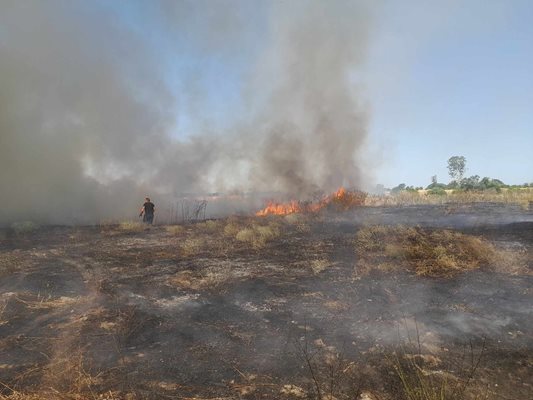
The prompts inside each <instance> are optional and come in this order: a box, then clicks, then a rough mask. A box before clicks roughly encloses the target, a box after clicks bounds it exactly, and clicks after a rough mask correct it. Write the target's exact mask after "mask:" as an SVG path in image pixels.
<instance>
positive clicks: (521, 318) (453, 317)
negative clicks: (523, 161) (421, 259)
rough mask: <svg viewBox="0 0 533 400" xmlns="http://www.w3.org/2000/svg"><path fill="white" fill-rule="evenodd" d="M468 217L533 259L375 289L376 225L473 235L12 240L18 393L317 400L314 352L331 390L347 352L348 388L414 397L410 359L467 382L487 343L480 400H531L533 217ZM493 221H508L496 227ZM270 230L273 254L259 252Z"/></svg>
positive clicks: (4, 367) (191, 229) (44, 232)
mask: <svg viewBox="0 0 533 400" xmlns="http://www.w3.org/2000/svg"><path fill="white" fill-rule="evenodd" d="M504 211H505V212H504ZM460 214H461V215H464V216H465V217H468V216H470V217H475V218H471V219H469V218H463V221H467V222H463V224H462V225H461V227H460V230H461V231H462V232H465V233H469V234H475V235H478V236H479V237H482V238H484V240H489V241H490V242H491V243H492V244H493V245H494V246H497V247H498V248H501V249H507V248H508V247H507V246H511V249H512V252H510V253H505V254H506V255H507V256H511V255H513V257H514V255H515V254H518V255H519V256H520V257H516V259H514V258H513V260H514V261H512V263H511V264H509V263H508V262H506V263H501V264H500V261H502V260H500V261H498V262H495V263H494V264H491V265H480V266H479V268H478V269H474V270H469V271H463V272H461V273H458V274H456V275H454V276H451V277H447V278H434V277H433V278H432V277H421V276H416V275H413V274H410V273H406V272H402V271H397V272H394V271H389V272H387V271H385V272H383V271H382V272H379V271H376V272H375V273H370V274H368V275H359V273H358V266H357V265H358V264H357V261H358V259H359V258H361V257H362V255H360V254H358V253H356V252H355V248H354V238H355V236H356V235H357V233H358V232H359V231H360V230H362V229H364V228H365V226H366V225H372V224H379V225H383V224H385V225H387V224H393V225H394V226H396V225H397V224H398V222H402V223H406V221H411V224H413V225H416V224H419V223H420V224H423V225H424V226H425V227H426V229H441V227H442V226H447V227H448V228H450V227H451V226H452V225H453V224H454V221H456V219H455V218H454V215H453V213H452V214H450V212H449V210H445V209H444V208H443V207H425V206H420V207H410V208H386V209H383V210H382V212H381V213H380V214H379V215H376V214H375V213H374V210H373V209H369V208H365V209H360V210H357V212H355V213H344V214H333V215H327V214H324V215H319V216H316V215H314V216H294V215H293V216H292V217H291V218H284V217H279V218H273V219H266V218H244V219H237V218H232V219H228V220H219V221H209V222H205V223H199V224H193V225H187V226H182V227H173V229H170V228H168V227H167V228H165V227H155V228H152V230H151V231H144V230H140V231H138V230H129V229H128V228H127V227H126V228H125V229H123V228H121V227H120V226H101V227H71V228H66V227H53V228H52V227H43V228H41V230H38V231H35V232H31V233H27V234H25V235H21V236H18V237H13V236H9V235H8V236H7V237H5V238H4V240H2V241H1V242H0V245H1V246H2V247H1V250H2V254H3V257H2V258H1V259H0V261H1V262H2V265H1V266H2V269H1V271H2V276H1V278H2V279H1V280H0V290H1V292H2V293H3V295H2V296H1V298H0V300H1V303H0V337H1V340H0V357H1V362H0V366H1V371H2V376H3V381H4V383H7V384H8V386H9V387H11V388H13V389H14V390H16V391H21V392H28V393H31V392H34V393H40V394H41V395H42V396H44V394H46V395H50V396H52V397H51V398H53V393H57V391H59V392H60V393H62V394H64V395H65V396H76V395H78V396H79V395H83V394H85V393H92V394H98V393H106V392H107V391H109V390H110V391H111V392H110V393H114V394H115V396H116V398H123V397H126V395H129V396H130V397H132V396H137V397H140V398H154V399H156V398H164V397H165V396H181V397H185V398H187V397H215V396H218V397H220V396H226V397H230V398H233V397H239V396H241V397H244V398H254V396H258V397H265V398H285V396H286V397H287V398H290V394H283V393H284V392H283V390H288V389H286V388H285V387H284V385H295V386H296V387H299V388H301V390H303V393H306V392H307V393H310V396H311V397H312V396H313V395H312V393H313V389H312V387H310V385H312V381H313V379H312V378H311V375H310V372H309V369H308V367H307V366H306V360H305V356H304V355H303V353H305V351H308V352H309V354H311V355H312V357H313V358H312V363H313V365H316V368H317V369H316V371H315V372H317V371H318V372H319V373H320V376H319V378H318V380H319V381H320V385H323V387H326V386H328V384H329V382H330V381H329V378H328V376H329V375H327V374H328V373H329V372H331V370H328V369H327V367H328V365H331V364H328V360H330V361H331V359H332V357H333V359H334V360H335V359H336V358H335V357H337V356H338V355H340V354H342V357H344V358H345V359H346V360H347V363H348V364H347V365H345V367H346V368H348V369H347V370H346V371H352V372H354V373H353V375H352V374H350V375H349V377H348V378H347V379H348V381H349V382H348V383H354V382H355V383H357V382H358V381H357V379H359V380H361V379H362V381H361V382H362V383H361V384H362V386H361V387H360V389H365V390H371V391H373V392H375V393H379V394H380V395H382V396H383V398H385V399H387V398H391V399H392V398H395V399H396V398H403V397H402V391H401V388H399V387H398V386H397V385H398V380H397V378H395V374H394V365H392V364H391V358H392V359H394V357H395V355H394V351H395V350H396V351H397V350H398V348H399V347H398V346H400V348H401V346H407V344H408V343H409V342H411V343H414V347H415V348H418V347H419V350H416V351H415V353H414V354H416V353H417V352H421V353H422V354H421V357H422V356H423V359H424V360H426V361H427V363H428V364H427V365H426V364H424V365H423V366H422V367H423V371H424V373H427V374H431V375H430V376H434V377H436V378H435V379H437V377H439V376H444V377H446V379H448V380H449V382H455V381H456V380H457V379H459V376H460V371H461V369H460V365H459V364H460V362H462V361H461V360H463V357H464V354H465V353H464V352H465V348H466V349H468V348H469V346H470V343H472V346H473V348H474V351H475V354H474V355H475V356H477V354H478V353H479V352H480V351H481V350H480V349H481V348H482V346H483V341H485V350H484V353H483V359H482V363H481V367H480V368H479V370H478V371H477V374H476V377H475V381H474V382H475V384H474V386H473V387H474V389H475V391H474V393H476V394H479V393H485V392H486V390H488V393H489V394H490V395H491V396H492V395H493V396H495V398H497V397H498V396H499V395H504V396H506V397H508V396H507V395H508V394H509V393H511V392H512V393H513V398H516V399H526V398H529V395H530V394H531V386H530V384H529V382H530V381H531V368H528V366H530V365H531V348H532V337H531V332H532V328H533V327H532V326H531V319H530V309H531V302H532V297H531V254H532V250H533V237H532V236H531V232H532V230H531V223H532V216H531V214H530V213H528V212H526V211H524V210H523V209H521V208H519V207H517V208H514V207H508V206H499V207H496V206H494V205H489V206H486V205H477V206H472V207H469V208H468V210H466V209H463V210H460ZM493 214H500V215H503V214H506V215H507V217H506V220H505V221H503V222H502V223H501V224H499V225H494V224H493V223H492V222H493V221H492V222H491V223H489V224H483V222H482V221H484V220H486V219H487V218H488V217H489V216H490V215H493ZM430 215H433V216H434V218H433V219H434V220H435V221H437V222H436V226H431V225H430V223H429V219H428V217H429V216H430ZM394 218H396V220H395V219H394ZM447 218H448V219H447ZM468 221H470V222H468ZM446 222H447V223H448V224H446ZM259 228H262V230H260V229H259ZM254 229H255V230H257V231H258V232H265V233H268V238H267V239H268V240H266V241H257V242H256V241H255V239H258V238H254V237H253V236H250V235H249V234H250V232H253V231H254ZM502 262H503V261H502ZM409 351H410V350H409ZM466 354H467V357H470V354H469V353H468V351H467V353H466ZM328 357H329V358H328ZM468 359H469V358H468ZM426 361H425V362H426ZM350 363H351V364H350ZM343 365H344V364H343ZM349 365H352V366H351V367H349ZM324 368H325V369H324ZM343 370H345V368H344V366H343ZM328 371H329V372H328ZM346 371H345V372H346ZM343 374H344V373H343ZM335 379H336V378H335ZM351 379H356V381H351ZM336 382H337V381H336ZM291 387H292V386H291ZM49 388H53V390H55V391H56V392H53V391H49V390H50V389H49ZM487 388H488V389H487ZM293 389H294V388H293ZM345 389H346V388H345V387H344V386H340V385H339V386H336V387H335V391H334V393H335V397H336V398H338V399H343V398H350V399H351V398H353V396H352V397H350V396H349V393H348V392H343V391H344V390H345ZM2 390H3V389H2ZM9 390H11V389H7V388H6V389H5V391H4V393H6V394H8V392H9ZM243 390H245V392H242V391H243ZM246 390H247V391H246ZM294 390H296V389H294ZM476 391H477V392H476ZM243 393H244V394H243ZM387 396H388V397H387Z"/></svg>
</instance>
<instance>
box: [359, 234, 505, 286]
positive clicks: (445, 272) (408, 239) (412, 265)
mask: <svg viewBox="0 0 533 400" xmlns="http://www.w3.org/2000/svg"><path fill="white" fill-rule="evenodd" d="M355 248H356V252H357V255H358V261H357V264H356V273H357V275H365V274H367V273H369V272H370V271H372V270H381V271H395V270H408V271H412V272H414V273H415V274H416V275H420V276H428V277H451V276H454V275H457V274H460V273H462V272H464V271H468V270H473V269H476V268H478V267H480V266H483V265H489V264H491V263H493V262H495V261H497V260H498V259H499V257H498V252H497V251H496V249H495V248H494V247H493V246H492V245H491V244H490V243H489V242H487V241H486V240H483V239H481V238H479V237H476V236H472V235H466V234H463V233H460V232H455V231H451V230H447V229H442V230H440V229H439V230H430V229H423V228H420V227H406V226H381V225H376V226H368V227H364V228H362V229H360V230H359V232H358V233H357V235H356V239H355Z"/></svg>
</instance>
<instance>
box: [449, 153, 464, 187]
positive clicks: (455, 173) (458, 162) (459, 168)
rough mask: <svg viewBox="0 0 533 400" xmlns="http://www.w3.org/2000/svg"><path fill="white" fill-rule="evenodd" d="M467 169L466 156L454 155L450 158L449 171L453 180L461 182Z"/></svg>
mask: <svg viewBox="0 0 533 400" xmlns="http://www.w3.org/2000/svg"><path fill="white" fill-rule="evenodd" d="M465 170H466V158H464V157H463V156H453V157H450V159H449V160H448V172H449V174H450V177H451V178H452V180H454V181H455V182H457V183H459V184H460V183H461V181H462V180H463V175H464V173H465Z"/></svg>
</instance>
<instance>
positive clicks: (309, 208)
mask: <svg viewBox="0 0 533 400" xmlns="http://www.w3.org/2000/svg"><path fill="white" fill-rule="evenodd" d="M365 198H366V193H363V192H358V191H348V190H346V189H345V188H343V187H341V188H339V190H337V191H336V192H335V193H332V194H330V195H329V196H326V197H324V198H323V199H322V200H320V201H318V202H315V203H309V202H299V201H296V200H291V201H289V202H288V203H277V202H273V201H271V202H269V203H268V204H267V206H266V207H265V208H263V209H262V210H260V211H258V212H256V213H255V215H257V216H265V215H287V214H294V213H303V212H318V211H320V210H322V209H323V208H326V207H333V208H335V209H337V210H349V209H351V208H354V207H357V206H361V205H363V204H364V202H365Z"/></svg>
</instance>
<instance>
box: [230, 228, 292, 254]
mask: <svg viewBox="0 0 533 400" xmlns="http://www.w3.org/2000/svg"><path fill="white" fill-rule="evenodd" d="M280 235H281V230H280V228H279V225H278V224H276V223H272V222H271V223H269V224H268V225H266V226H262V225H257V224H252V225H250V226H249V227H246V228H243V229H241V230H240V231H238V232H237V234H236V235H235V239H237V240H238V241H239V242H244V243H247V244H250V245H251V246H252V247H253V248H254V249H260V248H263V247H264V246H265V245H266V244H267V243H268V242H270V241H272V240H274V239H276V238H278V237H279V236H280Z"/></svg>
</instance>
